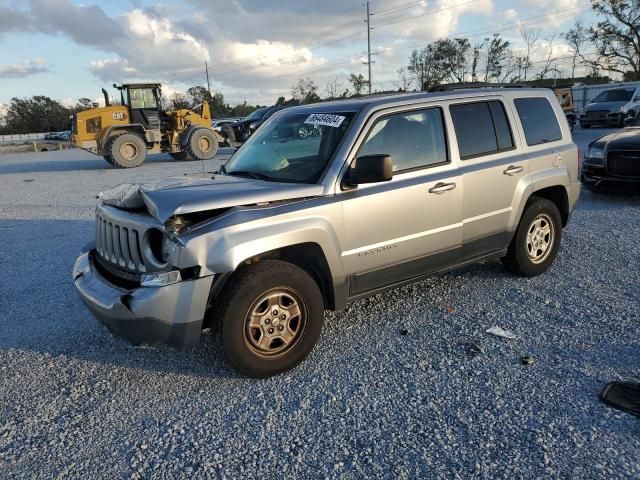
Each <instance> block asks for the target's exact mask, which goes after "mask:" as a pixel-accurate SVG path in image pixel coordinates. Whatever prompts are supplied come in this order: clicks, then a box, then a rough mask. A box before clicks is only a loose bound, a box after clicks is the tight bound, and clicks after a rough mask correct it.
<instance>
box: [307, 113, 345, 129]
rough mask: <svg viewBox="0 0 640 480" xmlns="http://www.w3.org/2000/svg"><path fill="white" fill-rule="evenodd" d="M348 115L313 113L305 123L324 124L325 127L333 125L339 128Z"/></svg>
mask: <svg viewBox="0 0 640 480" xmlns="http://www.w3.org/2000/svg"><path fill="white" fill-rule="evenodd" d="M345 118H347V117H343V116H341V115H331V114H328V113H312V114H311V115H309V118H307V119H306V120H305V121H304V123H306V124H308V125H322V126H324V127H333V128H338V127H339V126H340V125H342V122H344V119H345Z"/></svg>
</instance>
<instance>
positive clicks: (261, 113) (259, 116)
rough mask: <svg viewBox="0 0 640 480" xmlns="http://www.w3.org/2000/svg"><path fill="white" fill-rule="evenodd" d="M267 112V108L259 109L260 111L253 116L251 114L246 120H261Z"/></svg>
mask: <svg viewBox="0 0 640 480" xmlns="http://www.w3.org/2000/svg"><path fill="white" fill-rule="evenodd" d="M266 111H267V109H266V108H259V109H258V110H255V111H254V112H253V113H252V114H250V115H249V116H248V117H247V118H246V119H245V120H260V119H261V118H262V117H263V115H264V114H265V112H266Z"/></svg>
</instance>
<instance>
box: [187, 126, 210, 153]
mask: <svg viewBox="0 0 640 480" xmlns="http://www.w3.org/2000/svg"><path fill="white" fill-rule="evenodd" d="M185 150H186V151H187V152H188V153H189V156H190V157H191V158H192V159H194V160H211V159H212V158H213V157H215V156H216V153H218V137H217V136H216V134H215V133H214V132H213V130H211V129H209V128H198V129H197V130H194V131H193V132H191V135H189V140H188V141H187V145H186V148H185Z"/></svg>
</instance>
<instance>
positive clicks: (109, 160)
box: [103, 155, 113, 165]
mask: <svg viewBox="0 0 640 480" xmlns="http://www.w3.org/2000/svg"><path fill="white" fill-rule="evenodd" d="M103 158H104V161H105V162H107V163H108V164H109V165H113V159H112V158H111V156H110V155H104V157H103Z"/></svg>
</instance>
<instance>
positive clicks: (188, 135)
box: [72, 83, 225, 168]
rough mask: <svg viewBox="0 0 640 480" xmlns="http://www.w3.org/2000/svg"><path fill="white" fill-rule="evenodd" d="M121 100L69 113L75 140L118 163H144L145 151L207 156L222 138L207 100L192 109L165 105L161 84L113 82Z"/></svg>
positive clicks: (188, 157)
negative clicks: (166, 106) (172, 107)
mask: <svg viewBox="0 0 640 480" xmlns="http://www.w3.org/2000/svg"><path fill="white" fill-rule="evenodd" d="M114 88H117V89H118V90H119V92H120V104H119V105H111V101H110V99H109V95H108V93H107V91H106V90H105V89H102V93H103V94H104V101H105V106H104V107H101V108H91V109H89V110H85V111H82V112H78V113H76V114H74V115H73V121H72V128H73V135H72V142H73V145H74V146H76V147H78V148H82V149H83V150H87V151H89V152H91V153H93V154H94V155H101V156H102V157H104V159H105V160H106V161H107V162H108V163H110V164H111V165H114V166H116V167H120V168H132V167H137V166H139V165H142V163H143V162H144V161H145V159H146V157H147V153H161V152H166V153H168V154H169V155H171V156H172V157H173V158H175V159H176V160H209V159H211V158H213V157H214V156H215V154H216V152H217V151H218V146H219V145H220V144H224V142H225V139H224V138H222V137H221V136H220V135H219V134H218V133H217V132H216V131H214V130H213V129H212V128H211V110H210V107H209V103H208V102H203V103H202V104H200V105H198V106H196V107H194V108H192V109H186V108H185V109H177V110H165V109H164V107H163V105H162V102H161V101H160V99H161V98H162V90H161V85H160V84H159V83H135V84H124V85H115V84H114Z"/></svg>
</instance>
